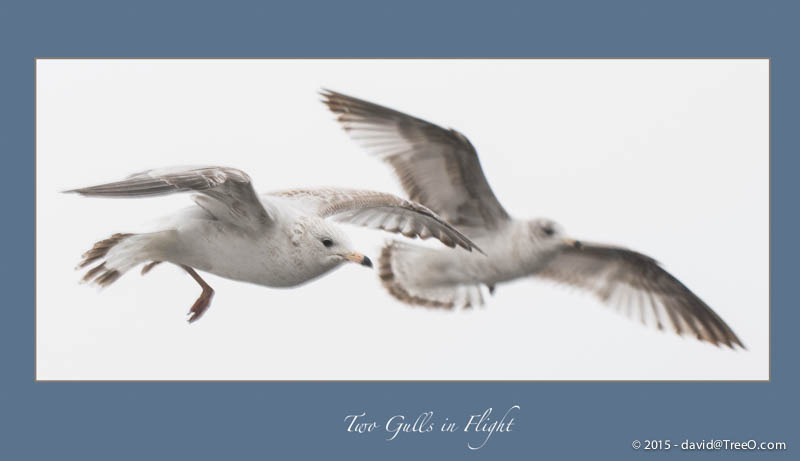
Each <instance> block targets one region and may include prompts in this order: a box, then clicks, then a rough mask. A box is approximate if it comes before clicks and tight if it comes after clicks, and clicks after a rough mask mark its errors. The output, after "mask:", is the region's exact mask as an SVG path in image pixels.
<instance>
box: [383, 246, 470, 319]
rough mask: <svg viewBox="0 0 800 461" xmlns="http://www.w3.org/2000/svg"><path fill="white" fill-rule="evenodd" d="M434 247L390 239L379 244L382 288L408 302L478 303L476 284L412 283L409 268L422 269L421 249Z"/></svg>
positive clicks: (435, 304)
mask: <svg viewBox="0 0 800 461" xmlns="http://www.w3.org/2000/svg"><path fill="white" fill-rule="evenodd" d="M429 251H437V250H433V249H429V248H425V247H422V246H418V245H412V244H407V243H401V242H390V243H388V244H386V246H384V247H383V250H382V251H381V256H380V258H379V260H378V277H380V279H381V283H382V284H383V287H384V288H385V289H386V291H388V292H389V294H390V295H392V296H394V297H395V298H397V299H398V300H400V301H402V302H404V303H406V304H411V305H416V306H425V307H437V308H444V309H453V308H457V307H465V308H469V307H473V306H482V305H483V304H484V299H483V294H482V293H481V289H480V286H479V285H447V286H420V285H419V284H416V283H414V281H413V279H414V278H413V277H412V276H411V275H412V271H414V270H422V267H421V266H422V265H423V263H422V261H424V260H425V256H426V255H425V253H426V252H429Z"/></svg>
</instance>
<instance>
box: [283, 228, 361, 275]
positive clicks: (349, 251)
mask: <svg viewBox="0 0 800 461" xmlns="http://www.w3.org/2000/svg"><path fill="white" fill-rule="evenodd" d="M299 229H301V231H300V232H298V231H296V233H299V234H300V235H295V240H296V241H298V242H302V244H303V246H304V247H305V250H306V253H307V256H309V257H311V258H312V260H313V261H315V262H316V263H317V264H319V265H321V266H323V267H327V268H333V267H336V266H338V265H339V264H342V263H346V262H352V263H356V264H360V265H362V266H366V267H372V261H370V259H369V258H368V257H366V256H365V255H364V254H362V253H359V252H357V251H355V250H354V249H353V245H352V244H351V242H350V239H349V238H348V237H347V234H345V233H344V232H343V231H342V230H341V229H339V228H338V227H337V226H335V225H333V224H332V223H330V222H328V221H326V220H324V219H317V218H311V219H307V220H305V221H304V222H303V223H302V225H301V226H299Z"/></svg>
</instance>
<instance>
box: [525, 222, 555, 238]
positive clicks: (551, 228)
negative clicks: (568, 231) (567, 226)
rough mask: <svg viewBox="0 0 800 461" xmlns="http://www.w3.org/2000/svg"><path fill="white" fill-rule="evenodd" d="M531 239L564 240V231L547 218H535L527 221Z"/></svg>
mask: <svg viewBox="0 0 800 461" xmlns="http://www.w3.org/2000/svg"><path fill="white" fill-rule="evenodd" d="M528 224H529V226H530V231H531V238H533V239H537V240H561V239H563V238H564V229H563V228H562V227H561V226H560V225H559V224H558V223H557V222H555V221H553V220H551V219H547V218H537V219H533V220H531V221H529V223H528Z"/></svg>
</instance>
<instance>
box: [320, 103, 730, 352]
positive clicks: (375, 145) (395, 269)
mask: <svg viewBox="0 0 800 461" xmlns="http://www.w3.org/2000/svg"><path fill="white" fill-rule="evenodd" d="M320 94H321V95H322V101H323V102H324V103H325V104H326V105H327V107H328V108H329V109H330V110H331V111H332V112H333V113H334V114H336V116H337V120H338V122H339V123H340V124H341V126H342V127H343V128H344V130H345V131H346V132H347V134H348V135H349V136H350V138H352V139H353V140H354V141H356V142H357V143H358V144H360V145H361V146H362V147H363V148H364V149H365V150H367V152H369V153H370V154H372V155H373V156H375V157H377V158H379V159H381V160H383V161H384V162H386V163H387V164H388V165H389V166H390V167H391V169H392V170H393V171H394V173H395V175H396V176H397V178H398V179H399V181H400V184H401V186H402V188H403V190H404V191H405V192H406V194H408V197H409V199H410V200H413V201H415V202H419V203H421V204H422V205H424V206H426V207H428V208H430V209H431V210H433V211H434V212H436V213H438V214H439V216H441V217H442V219H444V220H446V221H447V222H449V223H450V224H452V225H453V226H455V227H456V228H457V229H459V230H460V231H461V232H463V233H464V234H465V235H467V236H468V237H469V238H471V239H473V240H474V241H475V242H477V243H478V244H479V245H480V246H481V247H482V248H483V249H484V250H485V251H486V254H487V257H483V256H481V257H475V256H473V255H471V254H469V253H467V252H462V251H450V252H447V251H441V250H439V249H435V248H426V247H423V246H420V245H414V244H410V243H405V242H392V243H388V244H387V245H386V246H384V248H383V250H382V251H381V256H380V260H379V262H378V275H379V277H380V279H381V281H382V284H383V286H384V287H385V288H386V290H387V291H388V292H389V293H390V294H391V295H392V296H394V297H395V298H397V299H399V300H400V301H403V302H405V303H408V304H412V305H421V306H429V307H439V308H454V307H469V306H474V305H483V304H484V299H483V294H482V292H481V286H482V285H485V286H487V287H488V289H489V292H490V293H494V290H495V287H496V285H497V284H499V283H502V282H508V281H511V280H515V279H519V278H522V277H535V278H539V279H547V280H551V281H555V282H559V283H562V284H566V285H571V286H573V287H576V288H579V289H583V290H587V291H589V292H591V293H593V294H594V295H595V296H596V297H597V298H599V299H600V300H601V301H602V302H604V303H606V304H610V305H614V306H617V307H618V308H620V309H624V310H625V311H626V312H627V313H628V315H629V316H637V317H639V318H640V319H641V320H642V322H643V323H645V324H652V325H653V326H655V327H656V328H658V329H660V330H664V329H672V330H673V331H675V333H677V334H679V335H683V334H690V335H694V336H696V337H697V339H699V340H701V341H707V342H709V343H712V344H714V345H726V346H728V347H730V348H732V349H733V348H735V346H738V347H741V348H744V345H743V344H742V342H741V341H740V340H739V338H738V337H737V336H736V334H735V333H734V332H733V330H731V328H730V327H728V325H727V324H726V323H725V322H724V321H723V320H722V319H721V318H720V317H719V316H718V315H717V314H716V313H715V312H714V311H713V310H712V309H711V308H710V307H709V306H708V305H707V304H706V303H705V302H703V301H702V300H701V299H700V298H699V297H698V296H697V295H695V294H694V293H692V291H691V290H689V289H688V288H687V287H686V286H685V285H684V284H683V283H681V282H680V281H679V280H678V279H677V278H675V277H673V276H672V275H671V274H669V273H668V272H667V271H665V270H664V269H663V268H662V267H661V266H660V265H659V264H658V262H656V261H655V260H654V259H652V258H650V257H649V256H646V255H643V254H641V253H638V252H636V251H632V250H629V249H626V248H623V247H618V246H613V245H605V244H598V243H590V242H584V241H578V240H575V239H571V238H569V237H567V236H566V235H565V234H564V232H563V230H562V228H561V226H559V225H558V224H557V223H555V222H554V221H552V220H550V219H542V218H539V219H532V220H526V219H516V218H514V217H512V216H510V215H509V214H508V212H506V210H505V209H504V208H503V206H502V205H501V204H500V202H499V201H498V199H497V197H495V195H494V193H493V192H492V189H491V187H490V186H489V183H488V182H487V180H486V177H485V176H484V174H483V170H482V169H481V164H480V161H479V159H478V154H477V152H476V151H475V148H474V147H473V146H472V144H471V143H470V142H469V140H468V139H467V138H466V137H465V136H464V135H462V134H461V133H459V132H458V131H456V130H453V129H444V128H442V127H439V126H437V125H434V124H432V123H429V122H426V121H425V120H421V119H419V118H416V117H413V116H410V115H407V114H404V113H402V112H398V111H396V110H393V109H389V108H387V107H384V106H380V105H378V104H374V103H371V102H368V101H365V100H362V99H358V98H354V97H351V96H348V95H345V94H342V93H338V92H335V91H330V90H322V91H321V92H320Z"/></svg>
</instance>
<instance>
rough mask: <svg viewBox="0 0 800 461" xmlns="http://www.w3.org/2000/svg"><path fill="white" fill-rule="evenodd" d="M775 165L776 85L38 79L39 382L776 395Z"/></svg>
mask: <svg viewBox="0 0 800 461" xmlns="http://www.w3.org/2000/svg"><path fill="white" fill-rule="evenodd" d="M769 160H770V153H769V61H768V60H766V59H396V60H392V59H360V60H357V59H40V60H37V62H36V248H37V253H36V268H37V273H36V296H37V306H36V377H37V379H39V380H81V381H83V380H155V381H172V380H223V381H238V380H257V381H287V380H288V381H304V380H311V381H338V380H363V381H383V380H392V381H573V380H574V381H606V380H613V381H664V380H670V381H672V380H675V381H684V380H692V381H698V380H699V381H705V380H713V381H742V380H748V381H750V380H768V379H769V376H770V375H769V370H770V350H769V340H770V335H769V317H770V300H769V244H770V241H769ZM76 266H77V267H76ZM76 269H77V270H76Z"/></svg>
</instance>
